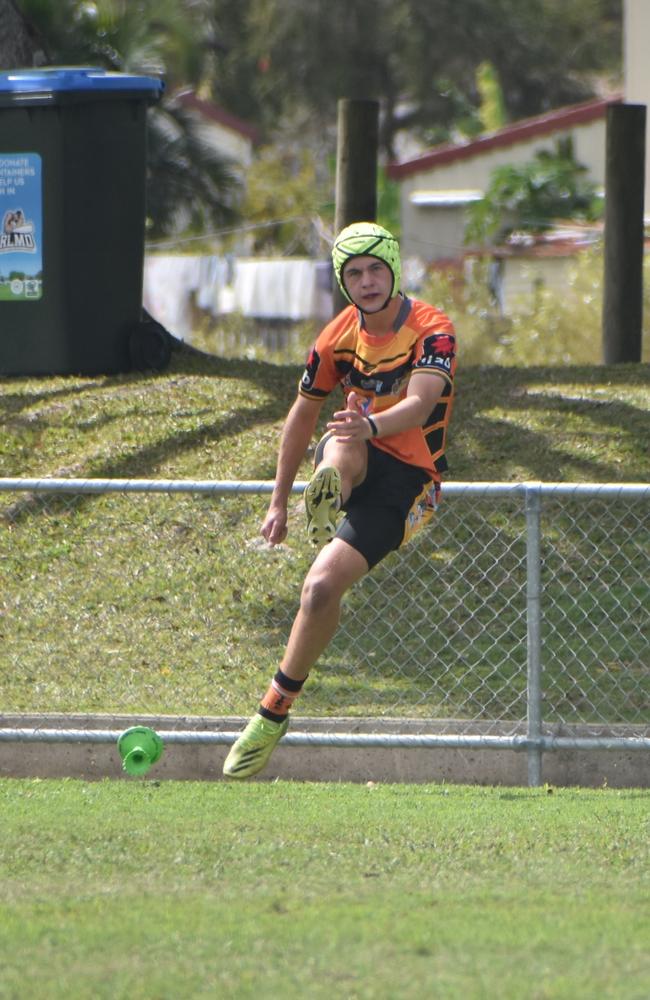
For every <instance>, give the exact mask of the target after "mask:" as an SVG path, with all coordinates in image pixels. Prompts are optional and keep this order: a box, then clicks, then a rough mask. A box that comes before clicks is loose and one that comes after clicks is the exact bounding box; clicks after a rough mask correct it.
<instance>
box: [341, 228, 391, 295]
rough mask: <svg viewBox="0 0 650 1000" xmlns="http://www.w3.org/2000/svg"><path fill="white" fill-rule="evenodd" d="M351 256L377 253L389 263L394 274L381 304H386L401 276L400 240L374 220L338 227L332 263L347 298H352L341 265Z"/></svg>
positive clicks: (372, 255) (376, 255)
mask: <svg viewBox="0 0 650 1000" xmlns="http://www.w3.org/2000/svg"><path fill="white" fill-rule="evenodd" d="M351 257H378V258H379V260H383V262H384V264H387V265H388V267H389V268H390V270H391V273H392V275H393V287H392V288H391V292H390V295H389V297H388V299H387V300H386V302H385V304H384V306H383V307H382V308H385V307H386V305H388V301H389V300H390V299H391V298H392V296H393V295H394V294H395V293H396V292H398V291H399V284H400V279H401V276H402V267H401V263H400V256H399V243H398V242H397V240H396V239H395V237H394V236H393V235H392V233H389V232H388V230H387V229H384V227H383V226H379V225H377V223H376V222H353V223H352V225H351V226H346V227H345V229H342V230H341V232H340V233H339V235H338V236H337V237H336V239H335V240H334V246H333V247H332V263H333V265H334V273H335V275H336V280H337V281H338V283H339V288H340V289H341V291H342V292H343V294H344V296H345V297H346V299H347V300H348V302H352V299H351V298H350V296H349V295H348V293H347V291H346V288H345V285H344V283H343V268H344V266H345V264H346V263H347V262H348V261H349V260H350V258H351ZM353 304H354V303H353Z"/></svg>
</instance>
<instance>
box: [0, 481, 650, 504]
mask: <svg viewBox="0 0 650 1000" xmlns="http://www.w3.org/2000/svg"><path fill="white" fill-rule="evenodd" d="M273 485H274V483H273V480H218V479H56V478H48V477H43V478H40V479H34V478H31V479H22V478H0V493H11V492H29V493H207V494H216V495H227V494H230V493H271V492H272V490H273ZM306 485H307V483H306V482H296V483H294V485H293V492H294V493H301V492H302V491H303V490H304V488H305V486H306ZM444 493H445V496H448V497H462V496H500V497H502V496H529V495H530V494H537V495H539V496H565V497H573V496H579V497H605V498H608V499H611V498H616V497H627V498H629V499H645V498H646V497H647V498H650V483H543V482H534V481H531V482H516V483H501V482H474V483H465V482H458V483H453V482H450V483H445V484H444Z"/></svg>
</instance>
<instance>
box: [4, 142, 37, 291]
mask: <svg viewBox="0 0 650 1000" xmlns="http://www.w3.org/2000/svg"><path fill="white" fill-rule="evenodd" d="M42 295H43V185H42V164H41V157H40V156H39V155H38V153H0V301H12V302H15V301H28V300H30V299H32V300H33V299H40V298H41V297H42Z"/></svg>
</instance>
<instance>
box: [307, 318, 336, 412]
mask: <svg viewBox="0 0 650 1000" xmlns="http://www.w3.org/2000/svg"><path fill="white" fill-rule="evenodd" d="M339 381H340V379H339V375H338V372H337V371H336V367H335V365H334V361H333V356H332V350H331V344H330V338H329V337H328V336H327V331H326V330H324V331H323V333H321V335H320V336H319V337H318V338H317V339H316V342H315V344H314V346H313V347H312V349H311V351H310V352H309V357H308V358H307V364H306V366H305V370H304V372H303V373H302V377H301V379H300V382H299V384H298V393H299V394H300V395H301V396H305V397H306V398H307V399H316V400H322V399H325V397H326V396H329V394H330V392H331V391H332V390H333V389H335V388H336V386H337V385H338V384H339Z"/></svg>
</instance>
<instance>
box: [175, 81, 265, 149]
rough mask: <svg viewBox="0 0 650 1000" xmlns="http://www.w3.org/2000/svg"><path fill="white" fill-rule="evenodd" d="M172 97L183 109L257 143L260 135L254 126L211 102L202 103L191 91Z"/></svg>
mask: <svg viewBox="0 0 650 1000" xmlns="http://www.w3.org/2000/svg"><path fill="white" fill-rule="evenodd" d="M174 96H175V99H176V100H177V101H178V102H179V103H180V104H182V105H183V107H184V108H188V109H189V110H190V111H196V112H197V113H198V114H200V115H202V116H203V117H204V118H208V119H210V121H213V122H216V123H217V124H218V125H223V126H224V128H229V129H231V130H232V131H233V132H239V134H240V135H243V136H245V137H246V138H247V139H250V140H251V142H253V143H256V142H259V138H260V134H259V131H258V129H256V128H255V126H254V125H250V124H249V123H248V122H245V121H242V119H241V118H237V116H236V115H231V114H230V112H229V111H224V109H223V108H220V107H219V105H217V104H213V103H212V101H204V100H203V99H202V98H201V97H197V96H196V94H195V93H194V91H193V90H184V91H181V92H180V93H178V94H175V95H174Z"/></svg>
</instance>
